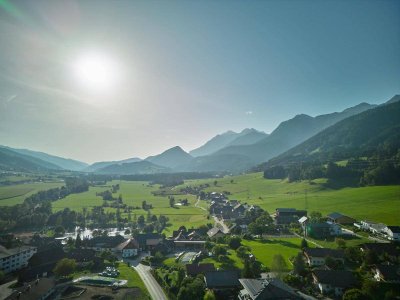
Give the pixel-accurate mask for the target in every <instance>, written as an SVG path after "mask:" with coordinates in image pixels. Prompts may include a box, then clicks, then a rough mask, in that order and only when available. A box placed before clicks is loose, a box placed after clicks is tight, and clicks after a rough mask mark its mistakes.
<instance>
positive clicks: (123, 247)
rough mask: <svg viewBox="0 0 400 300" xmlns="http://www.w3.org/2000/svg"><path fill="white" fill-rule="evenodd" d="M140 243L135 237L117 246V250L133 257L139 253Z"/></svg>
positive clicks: (125, 255) (124, 255)
mask: <svg viewBox="0 0 400 300" xmlns="http://www.w3.org/2000/svg"><path fill="white" fill-rule="evenodd" d="M138 250H139V243H138V242H137V241H136V240H135V239H129V240H126V241H124V242H122V243H121V244H119V245H118V246H117V247H116V248H115V252H118V253H121V254H122V257H124V258H126V257H132V256H136V255H137V254H138Z"/></svg>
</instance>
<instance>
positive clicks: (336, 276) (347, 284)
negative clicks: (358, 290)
mask: <svg viewBox="0 0 400 300" xmlns="http://www.w3.org/2000/svg"><path fill="white" fill-rule="evenodd" d="M312 276H313V281H314V284H315V285H316V286H317V287H318V289H319V290H320V291H321V294H327V293H331V292H333V293H334V294H335V295H336V296H341V295H343V293H344V291H345V290H346V289H348V288H351V287H354V286H355V285H356V284H357V281H356V278H355V277H354V275H353V273H352V272H350V271H344V270H314V271H313V272H312Z"/></svg>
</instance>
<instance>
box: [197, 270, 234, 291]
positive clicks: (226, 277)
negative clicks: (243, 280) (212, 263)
mask: <svg viewBox="0 0 400 300" xmlns="http://www.w3.org/2000/svg"><path fill="white" fill-rule="evenodd" d="M204 281H205V284H206V288H208V289H210V290H216V291H219V290H229V289H236V288H239V287H240V282H239V271H236V270H229V271H228V270H227V271H212V272H206V273H205V274H204Z"/></svg>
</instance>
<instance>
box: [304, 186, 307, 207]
mask: <svg viewBox="0 0 400 300" xmlns="http://www.w3.org/2000/svg"><path fill="white" fill-rule="evenodd" d="M304 209H305V210H307V209H308V198H307V189H305V190H304Z"/></svg>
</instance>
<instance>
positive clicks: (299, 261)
mask: <svg viewBox="0 0 400 300" xmlns="http://www.w3.org/2000/svg"><path fill="white" fill-rule="evenodd" d="M293 269H294V272H295V273H296V274H297V275H300V276H304V275H305V274H306V264H305V263H304V259H303V254H302V253H301V252H299V253H297V256H296V257H295V259H294V261H293Z"/></svg>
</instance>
